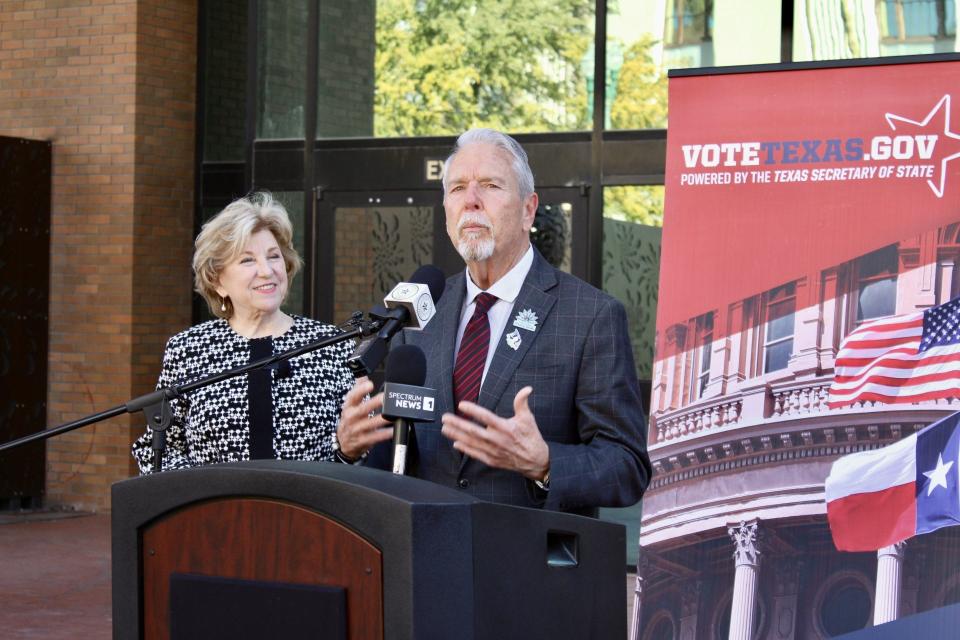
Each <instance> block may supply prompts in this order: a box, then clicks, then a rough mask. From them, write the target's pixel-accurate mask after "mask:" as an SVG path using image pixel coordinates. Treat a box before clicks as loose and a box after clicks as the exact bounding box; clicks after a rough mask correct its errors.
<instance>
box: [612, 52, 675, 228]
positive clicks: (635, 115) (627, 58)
mask: <svg viewBox="0 0 960 640" xmlns="http://www.w3.org/2000/svg"><path fill="white" fill-rule="evenodd" d="M654 45H656V40H654V39H653V37H652V36H650V35H644V36H642V37H641V38H640V39H639V40H637V41H636V42H634V43H633V44H632V45H631V46H630V48H629V49H627V51H626V52H625V53H624V56H623V66H621V67H620V72H619V74H618V77H617V86H616V95H615V97H614V98H613V104H611V106H610V123H611V125H612V126H613V128H614V129H656V128H665V127H666V126H667V75H666V73H665V72H664V71H663V70H662V69H661V68H660V67H659V66H657V64H656V62H654V59H653V55H652V54H651V49H652V48H653V46H654ZM603 211H604V215H605V216H606V217H608V218H616V219H619V220H629V221H632V222H639V223H641V224H647V225H651V226H656V227H659V226H663V187H657V186H653V187H607V188H605V189H604V190H603Z"/></svg>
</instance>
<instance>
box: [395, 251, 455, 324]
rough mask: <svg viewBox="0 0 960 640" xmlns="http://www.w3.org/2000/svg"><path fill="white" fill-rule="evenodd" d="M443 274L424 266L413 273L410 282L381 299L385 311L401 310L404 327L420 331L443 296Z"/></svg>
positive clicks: (397, 287) (434, 268)
mask: <svg viewBox="0 0 960 640" xmlns="http://www.w3.org/2000/svg"><path fill="white" fill-rule="evenodd" d="M444 287H446V281H445V278H444V277H443V272H442V271H440V269H437V268H436V267H435V266H433V265H432V264H426V265H423V266H422V267H420V268H419V269H417V270H416V271H414V272H413V275H412V276H410V282H401V283H399V284H398V285H397V286H396V287H394V288H393V291H391V292H390V293H388V294H387V297H385V298H384V299H383V304H384V305H385V306H386V308H387V309H403V310H404V311H405V312H406V315H405V316H404V317H403V323H404V327H409V328H411V329H416V330H418V331H422V330H423V328H424V327H425V326H427V323H428V322H430V319H431V318H432V317H433V316H434V314H436V312H437V308H436V301H437V300H439V299H440V296H442V295H443V289H444Z"/></svg>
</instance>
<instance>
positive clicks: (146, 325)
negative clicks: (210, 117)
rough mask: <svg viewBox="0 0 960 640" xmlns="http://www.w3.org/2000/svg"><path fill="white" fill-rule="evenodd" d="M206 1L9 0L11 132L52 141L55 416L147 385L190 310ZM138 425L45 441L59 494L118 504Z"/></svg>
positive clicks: (3, 130) (2, 105)
mask: <svg viewBox="0 0 960 640" xmlns="http://www.w3.org/2000/svg"><path fill="white" fill-rule="evenodd" d="M195 4H196V0H166V1H160V0H139V1H137V0H4V1H3V2H2V3H0V35H2V37H0V134H2V135H11V136H20V137H26V138H36V139H46V140H51V141H52V142H53V199H52V221H51V254H52V255H51V277H50V348H49V352H50V356H49V384H48V396H47V397H48V406H47V422H48V425H50V426H53V425H58V424H61V423H64V422H67V421H70V420H74V419H77V418H79V417H82V416H84V415H86V414H89V413H93V412H95V411H101V410H103V409H106V408H109V407H113V406H116V405H118V404H121V403H123V402H124V401H126V400H127V399H129V398H130V397H131V396H133V395H137V394H140V393H144V392H146V391H148V390H149V389H151V388H152V387H153V385H154V383H155V379H156V375H157V372H158V370H159V361H160V355H161V353H162V348H163V342H164V340H165V339H166V337H167V336H169V335H170V334H171V333H173V332H175V331H177V330H179V329H181V328H183V327H185V326H186V325H187V324H188V323H189V318H190V303H189V293H190V280H189V270H188V265H189V256H190V248H191V235H192V211H193V201H192V196H193V138H194V104H195V97H194V93H195V84H196V82H195V78H194V76H195V67H196V53H195V51H196V23H197V20H196V6H195ZM142 424H143V422H142V420H141V419H140V418H139V417H121V418H115V419H113V420H110V421H107V422H102V423H99V424H97V425H91V426H89V427H85V428H84V429H81V430H77V431H74V432H72V433H70V434H66V435H62V436H59V437H57V438H54V439H52V440H50V441H48V446H47V465H48V470H47V503H48V504H61V505H71V506H75V507H77V508H82V509H103V508H107V507H108V506H109V486H110V484H112V483H113V482H114V481H116V480H119V479H122V478H125V477H127V476H128V475H130V473H131V472H132V465H131V460H130V457H129V445H130V442H131V439H132V437H133V436H134V435H136V434H138V433H139V432H140V430H141V429H142ZM37 426H38V428H41V427H42V426H43V425H37ZM134 432H136V433H134Z"/></svg>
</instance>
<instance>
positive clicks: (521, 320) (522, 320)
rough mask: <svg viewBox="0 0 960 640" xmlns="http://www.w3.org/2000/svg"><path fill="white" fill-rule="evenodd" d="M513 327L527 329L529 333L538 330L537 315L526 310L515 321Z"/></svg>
mask: <svg viewBox="0 0 960 640" xmlns="http://www.w3.org/2000/svg"><path fill="white" fill-rule="evenodd" d="M513 326H515V327H520V328H521V329H526V330H527V331H536V330H537V314H535V313H534V312H533V311H531V310H530V309H524V310H523V311H521V312H520V313H518V314H517V317H516V318H514V319H513Z"/></svg>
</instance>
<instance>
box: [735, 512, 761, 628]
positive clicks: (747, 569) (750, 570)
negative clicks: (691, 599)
mask: <svg viewBox="0 0 960 640" xmlns="http://www.w3.org/2000/svg"><path fill="white" fill-rule="evenodd" d="M759 528H760V521H759V520H751V521H750V522H742V521H741V522H740V524H739V525H738V526H734V527H729V528H728V529H727V533H728V534H729V535H730V538H731V539H732V540H733V544H734V546H735V547H736V550H735V551H734V554H733V557H734V559H735V560H736V567H737V568H736V572H735V573H734V577H733V602H732V603H731V607H732V609H731V611H730V635H729V638H730V640H753V625H754V619H753V617H754V615H755V613H756V610H757V582H758V581H759V578H760V549H759V548H758V545H757V533H758V530H759Z"/></svg>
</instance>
